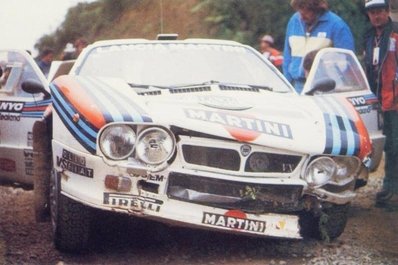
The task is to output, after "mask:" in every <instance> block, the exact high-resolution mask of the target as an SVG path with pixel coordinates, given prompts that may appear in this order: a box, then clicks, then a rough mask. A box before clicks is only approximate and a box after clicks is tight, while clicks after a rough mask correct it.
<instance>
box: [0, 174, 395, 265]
mask: <svg viewBox="0 0 398 265" xmlns="http://www.w3.org/2000/svg"><path fill="white" fill-rule="evenodd" d="M381 175H382V172H378V173H376V174H374V176H372V178H371V181H370V183H369V184H368V186H367V187H366V188H364V189H362V190H361V192H360V193H359V195H358V197H357V199H356V200H355V202H354V203H353V207H352V210H351V213H350V219H349V223H348V226H347V228H346V231H345V233H344V234H343V235H342V236H341V237H340V238H339V239H338V240H336V241H334V242H332V243H323V242H318V241H316V240H303V241H289V240H270V239H258V238H246V237H239V236H231V235H226V234H218V233H210V232H206V231H197V230H190V229H180V228H169V227H165V226H163V225H160V224H157V223H152V222H141V221H137V220H132V219H131V218H126V217H124V216H112V215H98V218H96V222H95V224H94V226H95V231H93V242H92V244H91V248H90V250H89V251H88V253H85V254H80V255H70V254H63V253H60V252H58V251H57V250H55V249H54V247H53V245H52V241H51V226H50V224H49V223H44V224H36V223H35V222H34V218H33V210H32V199H33V193H32V191H25V190H23V189H21V188H15V187H0V264H138V265H140V264H173V265H174V264H177V265H178V264H210V265H211V264H214V265H216V264H217V265H218V264H244V265H249V264H250V265H252V264H256V265H257V264H259V265H260V264H261V265H265V264H275V265H284V264H293V265H295V264H391V265H395V264H398V201H397V202H395V203H392V204H391V205H389V207H387V208H383V209H381V208H376V207H374V203H373V202H374V196H375V192H376V191H377V189H378V188H379V186H380V182H381V180H380V178H377V177H376V176H381Z"/></svg>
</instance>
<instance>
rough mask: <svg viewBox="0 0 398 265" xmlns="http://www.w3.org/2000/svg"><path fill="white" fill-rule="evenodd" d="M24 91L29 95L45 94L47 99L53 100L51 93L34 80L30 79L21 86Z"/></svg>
mask: <svg viewBox="0 0 398 265" xmlns="http://www.w3.org/2000/svg"><path fill="white" fill-rule="evenodd" d="M21 88H22V90H23V91H25V92H26V93H29V94H38V93H43V94H44V98H45V99H49V98H51V95H50V93H48V92H47V90H46V89H45V88H44V86H43V84H41V83H40V82H37V81H36V80H33V79H28V80H26V81H24V82H23V83H22V84H21Z"/></svg>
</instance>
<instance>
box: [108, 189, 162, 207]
mask: <svg viewBox="0 0 398 265" xmlns="http://www.w3.org/2000/svg"><path fill="white" fill-rule="evenodd" d="M103 204H105V205H110V206H114V207H122V208H128V209H132V210H148V211H151V212H159V211H160V207H161V205H162V204H163V201H160V200H157V199H154V198H148V197H142V196H136V195H131V194H121V193H110V192H105V193H104V201H103Z"/></svg>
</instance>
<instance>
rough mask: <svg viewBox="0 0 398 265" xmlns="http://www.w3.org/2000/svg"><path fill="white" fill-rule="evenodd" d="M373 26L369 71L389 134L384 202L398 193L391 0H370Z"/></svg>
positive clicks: (396, 42)
mask: <svg viewBox="0 0 398 265" xmlns="http://www.w3.org/2000/svg"><path fill="white" fill-rule="evenodd" d="M365 10H366V12H367V14H368V17H369V20H370V23H371V24H372V28H371V29H370V30H369V31H368V32H367V33H366V35H365V46H366V47H365V66H366V75H367V77H368V80H369V85H370V87H371V89H372V91H373V93H374V94H375V95H376V96H377V97H378V98H379V102H380V105H381V110H382V113H383V120H384V123H383V133H384V135H385V136H386V143H385V147H384V151H385V167H384V169H385V177H384V182H383V188H382V190H381V191H380V192H378V193H377V194H376V202H377V203H378V204H379V205H380V204H384V203H386V202H388V201H390V200H391V199H392V197H393V196H394V194H398V76H397V68H398V60H397V58H398V34H397V33H394V31H393V23H392V21H391V18H390V17H389V15H390V6H389V1H388V0H367V1H366V2H365Z"/></svg>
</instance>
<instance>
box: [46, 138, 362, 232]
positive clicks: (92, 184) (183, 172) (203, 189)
mask: <svg viewBox="0 0 398 265" xmlns="http://www.w3.org/2000/svg"><path fill="white" fill-rule="evenodd" d="M53 146H54V147H55V150H56V152H55V154H54V161H55V165H56V167H55V168H56V171H58V174H59V175H60V179H61V181H60V183H61V192H62V194H64V195H65V196H68V197H70V198H71V199H73V200H75V201H78V202H80V203H83V204H85V205H88V206H90V207H94V208H99V209H102V210H107V211H113V212H120V213H126V214H131V215H134V216H139V217H144V218H148V219H153V220H158V221H161V222H164V223H170V224H172V225H179V226H189V227H196V228H203V229H214V230H221V231H228V232H230V233H241V234H248V235H257V236H266V237H279V238H293V239H299V238H301V234H300V217H299V216H300V212H302V211H303V210H311V209H308V205H312V206H311V207H313V208H315V207H319V205H320V204H321V203H322V202H327V201H329V202H334V203H337V204H344V203H346V202H349V201H350V200H352V198H353V197H352V194H354V193H353V192H352V194H351V193H350V194H348V193H344V192H336V191H335V192H330V191H327V190H322V189H315V190H310V189H309V188H308V185H307V183H306V182H305V181H304V180H303V179H300V178H299V177H288V178H286V177H274V178H258V177H243V176H238V175H234V176H231V175H227V174H224V173H215V172H204V171H199V170H194V169H189V168H185V167H181V166H180V165H179V164H178V163H175V164H174V165H171V166H170V167H168V168H167V169H165V170H163V171H160V172H156V173H153V172H149V171H146V170H145V169H144V168H142V167H139V166H137V165H134V164H132V163H129V162H126V163H124V164H121V165H118V166H114V165H107V164H105V163H104V161H103V159H102V158H100V157H98V156H95V155H87V154H85V153H80V152H78V151H76V150H71V149H70V148H68V147H67V146H65V145H62V144H59V143H53ZM57 150H58V151H57ZM65 150H68V151H67V152H70V153H73V157H74V158H78V157H84V158H85V159H84V164H85V167H86V170H84V172H86V171H87V170H89V171H90V172H92V174H86V175H84V174H77V173H76V172H71V168H62V166H60V165H59V164H58V163H57V162H59V161H60V160H59V156H61V155H62V154H65V153H66V152H65ZM57 154H59V155H58V156H57ZM70 156H71V155H70ZM71 157H72V156H71ZM81 172H83V171H81ZM81 172H80V173H81ZM109 176H113V180H115V179H116V180H117V181H119V182H118V183H117V185H114V183H113V184H112V185H113V186H112V187H113V188H110V186H109V185H110V184H109V183H112V182H109V181H107V180H109ZM124 183H127V184H126V185H125V184H124ZM317 192H319V193H317ZM325 194H327V195H328V197H325ZM331 198H337V199H331ZM314 201H316V203H314Z"/></svg>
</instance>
